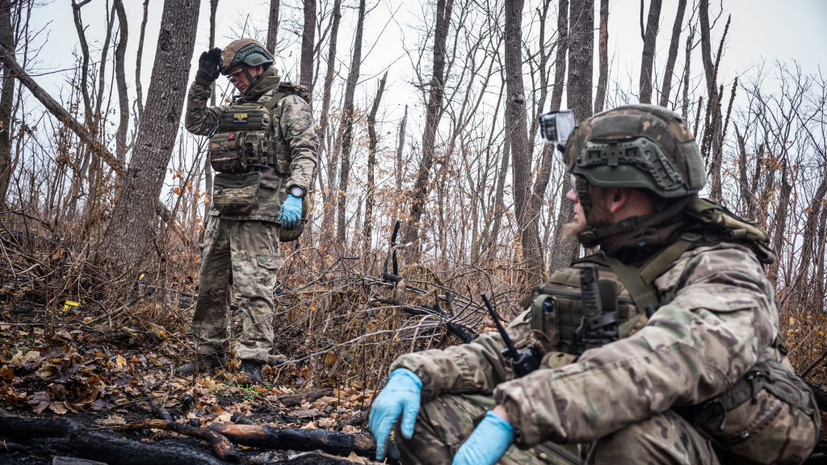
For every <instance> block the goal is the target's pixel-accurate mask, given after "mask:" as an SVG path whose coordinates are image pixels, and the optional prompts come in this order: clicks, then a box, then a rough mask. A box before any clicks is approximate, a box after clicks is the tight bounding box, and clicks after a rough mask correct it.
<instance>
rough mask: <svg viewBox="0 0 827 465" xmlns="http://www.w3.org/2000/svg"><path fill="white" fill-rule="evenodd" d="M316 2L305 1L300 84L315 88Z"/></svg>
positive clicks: (313, 0)
mask: <svg viewBox="0 0 827 465" xmlns="http://www.w3.org/2000/svg"><path fill="white" fill-rule="evenodd" d="M315 37H316V0H304V30H303V32H302V51H301V63H300V64H301V68H300V70H299V75H300V78H299V83H300V84H301V85H303V86H305V87H307V88H308V89H312V88H313V45H314V43H315V41H316V39H315Z"/></svg>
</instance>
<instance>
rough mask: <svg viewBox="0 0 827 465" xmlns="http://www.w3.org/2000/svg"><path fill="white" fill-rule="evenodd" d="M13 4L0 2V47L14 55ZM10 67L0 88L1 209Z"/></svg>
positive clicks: (7, 171) (7, 159)
mask: <svg viewBox="0 0 827 465" xmlns="http://www.w3.org/2000/svg"><path fill="white" fill-rule="evenodd" d="M12 8H13V7H12V2H11V1H10V0H0V45H2V46H3V47H5V48H6V50H9V51H10V52H12V53H13V51H14V49H15V43H14V31H12V26H11V10H12ZM13 76H14V75H13V73H12V71H11V70H10V69H9V67H8V66H6V65H3V84H2V86H1V87H0V207H2V206H3V205H4V204H5V202H6V192H7V191H8V189H9V179H11V170H12V163H11V134H12V131H11V125H12V113H13V111H12V106H13V105H14V79H13Z"/></svg>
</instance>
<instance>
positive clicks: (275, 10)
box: [266, 0, 279, 55]
mask: <svg viewBox="0 0 827 465" xmlns="http://www.w3.org/2000/svg"><path fill="white" fill-rule="evenodd" d="M278 32H279V0H270V15H269V16H268V21H267V44H266V46H267V50H269V51H270V53H272V54H273V55H275V54H276V42H277V38H278Z"/></svg>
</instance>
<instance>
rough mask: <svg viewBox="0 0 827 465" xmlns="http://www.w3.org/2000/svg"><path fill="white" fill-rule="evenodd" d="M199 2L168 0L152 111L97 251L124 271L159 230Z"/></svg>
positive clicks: (133, 266)
mask: <svg viewBox="0 0 827 465" xmlns="http://www.w3.org/2000/svg"><path fill="white" fill-rule="evenodd" d="M199 4H200V2H199V1H198V0H167V1H166V2H164V10H163V14H162V18H161V30H160V33H159V36H158V47H157V49H156V52H155V65H154V66H153V69H152V79H151V80H150V84H149V94H150V95H152V98H151V99H150V100H149V101H148V102H147V106H146V116H147V117H146V118H143V119H142V120H141V124H140V127H139V130H138V140H137V141H136V142H135V148H134V150H133V155H132V162H131V163H130V165H129V169H128V170H127V172H126V175H125V180H124V185H123V188H122V189H121V192H120V195H119V198H118V201H117V203H116V204H115V207H114V210H113V212H112V217H111V219H110V222H109V226H108V227H107V231H106V234H105V236H104V239H103V242H102V244H101V248H100V249H99V254H98V256H97V261H98V262H99V263H108V264H110V265H111V266H112V267H113V269H114V270H115V271H116V272H118V273H119V274H120V273H129V274H136V275H137V273H138V272H139V271H140V269H139V267H140V266H141V264H142V263H143V262H144V261H145V259H146V256H147V252H148V251H149V245H150V243H151V240H152V238H153V237H154V234H155V221H154V219H155V214H154V212H155V204H156V203H157V202H158V195H159V194H160V193H161V188H162V187H163V182H164V176H165V175H166V167H167V164H168V163H169V158H170V156H171V154H172V148H173V146H174V144H175V135H176V134H177V132H178V122H179V121H180V119H181V112H182V109H183V104H184V96H185V94H186V91H187V87H186V85H187V76H188V74H189V67H190V61H189V60H190V57H191V56H192V53H193V48H194V45H195V32H196V26H197V21H198V9H199Z"/></svg>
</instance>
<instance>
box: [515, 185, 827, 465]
mask: <svg viewBox="0 0 827 465" xmlns="http://www.w3.org/2000/svg"><path fill="white" fill-rule="evenodd" d="M684 213H685V214H686V215H687V216H688V217H690V218H691V219H692V220H694V221H692V223H691V225H690V226H689V227H688V228H686V229H685V230H684V231H683V232H682V233H681V234H679V235H678V236H677V238H676V239H675V240H674V241H673V242H671V243H670V244H668V245H666V246H665V247H664V248H663V249H661V250H660V251H658V252H657V253H655V254H654V255H652V256H651V257H650V258H649V259H648V260H646V261H645V262H644V263H643V264H641V265H639V266H632V265H628V264H626V263H623V262H621V261H620V260H618V259H617V258H614V257H610V256H607V255H605V254H603V253H598V254H595V255H592V256H589V257H585V258H583V259H580V260H578V261H576V262H575V263H574V264H573V266H572V267H570V268H568V269H566V270H563V271H561V272H558V273H555V274H554V275H552V277H551V279H550V280H549V281H548V282H547V283H546V284H544V285H543V286H540V287H537V288H535V289H534V290H533V291H532V294H531V296H530V297H531V301H530V302H531V327H532V331H531V333H530V334H531V336H529V338H528V339H529V340H528V341H525V342H523V344H530V345H531V346H532V347H534V348H537V349H538V351H540V352H542V353H544V356H543V361H542V362H541V366H543V367H549V368H556V367H559V366H561V365H563V364H565V363H571V362H573V361H574V360H576V357H577V356H578V355H580V353H582V351H584V350H586V349H589V348H592V347H599V346H601V345H604V344H608V343H610V342H612V341H614V340H618V339H622V338H625V337H629V336H630V335H632V334H634V333H635V332H636V331H638V330H639V329H641V328H642V327H643V326H645V325H646V323H647V322H648V319H649V318H650V317H652V315H653V314H654V313H655V312H656V311H657V308H658V307H659V306H660V305H662V304H667V303H669V302H670V301H672V300H673V299H674V298H675V293H676V292H677V290H676V289H667V290H666V291H664V292H659V290H658V289H657V287H656V286H655V285H654V281H655V279H656V278H657V277H658V276H660V275H661V274H662V273H663V272H665V271H666V270H667V269H668V268H669V267H671V266H672V264H673V263H674V262H675V261H676V260H677V259H678V257H680V255H682V254H683V253H684V252H686V251H689V250H692V249H694V248H697V247H701V246H712V245H716V244H718V243H721V242H724V241H726V242H736V243H740V244H742V245H746V246H748V247H750V248H751V249H752V250H753V252H754V253H755V255H756V257H757V258H758V259H759V261H760V262H761V263H762V264H764V265H767V264H770V263H772V262H773V261H774V260H775V257H774V255H773V253H772V252H771V251H770V250H769V249H768V248H767V246H766V244H767V242H768V240H769V237H768V235H767V234H766V233H765V232H763V231H761V230H760V229H758V228H757V227H755V225H753V224H751V223H749V222H747V221H745V220H743V219H741V218H739V217H738V216H736V215H735V214H733V213H731V212H729V211H728V210H726V209H725V208H723V207H721V206H719V205H717V204H715V203H712V202H710V201H707V200H703V199H693V200H692V201H691V202H690V203H689V204H688V205H687V207H686V208H685V211H684ZM586 266H591V267H596V269H597V270H598V276H599V277H598V278H597V280H596V281H597V286H595V287H596V289H593V290H592V292H595V293H596V294H597V296H598V297H597V298H598V299H599V303H595V302H594V300H595V299H594V296H592V297H591V298H589V297H587V296H586V295H585V293H586V292H587V286H585V285H584V283H583V282H582V280H581V273H580V271H579V270H580V269H582V268H583V267H586ZM587 305H592V306H595V305H596V306H598V307H599V308H600V313H599V314H598V315H596V316H590V315H589V313H590V312H589V309H584V307H586V306H587ZM593 314H594V312H592V315H593ZM555 345H556V347H554V346H555ZM771 346H772V348H773V349H775V350H776V351H777V353H780V354H781V356H782V357H783V356H784V355H786V349H785V348H784V345H783V341H782V340H781V337H780V336H776V339H775V341H773V343H772V344H771ZM555 351H557V352H555ZM673 410H674V411H675V412H677V413H678V414H680V415H681V416H683V417H684V418H685V419H686V420H687V421H689V422H690V423H691V424H692V425H693V426H694V427H695V428H696V429H697V430H698V431H699V432H700V433H701V434H702V435H703V436H704V437H705V438H707V439H708V440H709V441H710V442H711V443H712V445H713V447H714V448H715V450H716V451H717V453H718V454H719V456H720V457H722V458H723V459H726V463H737V464H746V463H749V464H770V463H773V464H782V463H783V464H787V463H789V464H798V463H801V462H802V461H803V460H804V458H806V457H807V455H809V451H811V450H812V447H813V445H814V444H815V441H816V440H817V438H818V435H819V426H820V418H819V416H818V407H817V405H816V403H815V399H814V397H813V396H812V394H811V393H810V391H809V389H808V388H807V386H806V384H804V382H803V381H802V380H801V379H800V378H799V377H798V376H796V375H795V374H794V373H793V372H791V371H789V369H787V368H785V367H784V366H783V364H782V363H781V362H780V361H776V360H772V359H770V360H766V361H760V362H759V363H757V364H756V365H755V366H754V367H752V368H751V369H750V370H748V371H747V373H746V374H745V375H744V376H743V378H741V379H740V380H739V381H737V382H736V383H735V384H734V385H733V386H731V387H730V388H729V389H727V390H726V391H724V392H723V393H720V394H718V395H717V396H715V397H713V398H711V399H709V400H707V401H705V402H702V403H700V404H697V405H690V406H673ZM722 462H723V460H722Z"/></svg>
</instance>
